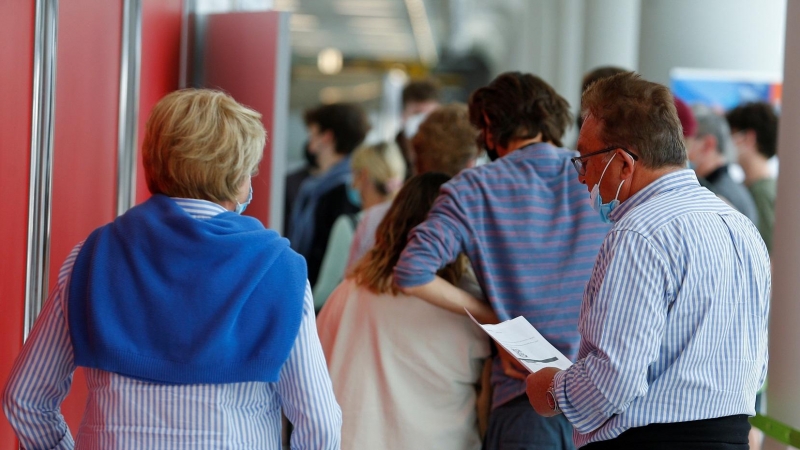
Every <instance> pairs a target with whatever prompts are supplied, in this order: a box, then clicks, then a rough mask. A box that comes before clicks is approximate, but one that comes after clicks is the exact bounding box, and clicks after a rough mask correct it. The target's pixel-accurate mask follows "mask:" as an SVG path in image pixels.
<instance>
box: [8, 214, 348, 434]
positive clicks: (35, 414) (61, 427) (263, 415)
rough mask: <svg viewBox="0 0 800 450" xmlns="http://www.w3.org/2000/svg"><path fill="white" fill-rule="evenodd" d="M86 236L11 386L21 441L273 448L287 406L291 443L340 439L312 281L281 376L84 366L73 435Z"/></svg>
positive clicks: (11, 409) (15, 425) (10, 403)
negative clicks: (188, 374)
mask: <svg viewBox="0 0 800 450" xmlns="http://www.w3.org/2000/svg"><path fill="white" fill-rule="evenodd" d="M175 201H176V202H177V203H178V205H180V206H181V207H182V208H184V210H186V212H188V213H189V214H190V215H192V216H193V217H194V218H196V219H200V220H202V219H208V218H211V217H213V216H215V215H217V214H219V213H221V212H225V209H224V208H222V207H221V206H219V205H217V204H214V203H211V202H207V201H204V200H195V199H175ZM81 245H82V243H81V244H78V245H77V246H76V247H75V248H74V249H73V250H72V253H70V255H69V257H68V258H67V260H66V261H65V262H64V265H63V266H62V268H61V271H60V273H59V276H58V284H57V286H56V288H55V289H54V290H53V292H52V293H51V294H50V297H49V298H48V300H47V302H46V304H45V306H44V308H43V310H42V313H41V315H40V317H39V319H38V320H37V321H36V324H35V325H34V328H33V330H32V332H31V335H30V337H29V338H28V340H27V341H26V342H25V345H24V347H23V349H22V352H21V353H20V356H19V357H18V359H17V361H16V363H15V365H14V368H13V370H12V372H11V376H10V378H9V381H8V385H7V386H6V391H5V395H4V398H3V406H4V409H5V413H6V416H7V417H8V419H9V422H10V423H11V425H12V427H13V428H14V430H15V431H16V433H17V436H18V437H19V439H20V442H21V444H22V446H23V447H24V448H27V449H40V448H48V449H50V448H54V449H72V448H87V449H88V448H92V449H95V448H97V449H145V448H146V449H164V450H167V449H188V448H191V449H276V450H277V449H280V448H281V408H283V412H284V413H285V414H286V416H287V417H288V419H289V421H291V422H292V423H293V424H294V426H295V428H294V432H293V433H292V443H291V448H292V449H338V448H339V446H340V441H341V420H342V415H341V410H340V409H339V405H338V404H337V403H336V399H335V398H334V394H333V388H332V386H331V381H330V378H329V376H328V370H327V365H326V363H325V357H324V355H323V353H322V348H321V346H320V343H319V338H318V336H317V328H316V323H315V319H314V305H313V299H312V296H311V288H310V287H309V286H308V285H307V286H306V294H305V301H304V305H303V319H302V322H301V324H300V330H299V333H298V336H297V339H296V341H295V344H294V347H293V348H292V351H291V353H290V355H289V359H288V360H287V361H286V363H285V364H284V366H283V368H282V369H281V374H280V380H279V381H278V382H277V383H264V382H246V383H230V384H195V385H160V384H153V383H146V382H142V381H138V380H135V379H131V378H127V377H124V376H121V375H117V374H114V373H110V372H106V371H102V370H98V369H86V370H85V373H86V381H87V385H88V390H89V398H88V401H87V403H86V410H85V412H84V417H83V421H82V422H81V426H80V428H79V429H78V433H77V438H76V439H75V441H73V438H72V435H71V434H70V431H69V429H68V428H67V424H66V422H65V421H64V418H63V416H62V415H61V412H60V404H61V402H62V401H63V400H64V398H65V397H66V395H67V393H68V392H69V388H70V384H71V382H72V373H73V372H74V371H75V369H76V367H75V364H74V361H73V350H72V344H71V341H70V337H69V330H68V321H67V316H66V312H67V311H68V310H67V293H68V292H69V291H68V287H67V285H68V282H69V278H70V275H71V273H72V266H73V264H74V262H75V258H76V256H77V255H78V252H79V250H80V248H81ZM243 276H246V274H244V275H243Z"/></svg>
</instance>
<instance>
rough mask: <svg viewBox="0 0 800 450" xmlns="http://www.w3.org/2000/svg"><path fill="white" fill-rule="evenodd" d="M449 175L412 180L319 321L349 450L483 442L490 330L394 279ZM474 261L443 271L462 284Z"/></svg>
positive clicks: (445, 449)
mask: <svg viewBox="0 0 800 450" xmlns="http://www.w3.org/2000/svg"><path fill="white" fill-rule="evenodd" d="M448 179H449V177H448V176H447V175H444V174H440V173H427V174H423V175H417V176H415V177H413V178H411V179H410V180H409V181H408V182H407V183H406V185H405V186H404V187H403V188H402V189H401V190H400V192H399V194H398V195H397V198H395V200H394V203H393V204H392V207H391V208H390V209H389V212H388V213H387V215H386V217H385V218H384V219H383V221H382V222H381V224H380V225H379V227H378V232H377V234H376V239H377V240H376V244H375V246H374V247H373V248H372V249H371V250H370V251H369V252H368V253H367V254H366V255H365V256H364V257H363V258H362V259H361V260H360V261H359V262H358V264H357V265H356V266H355V268H354V269H353V272H352V273H351V274H350V275H348V278H347V279H345V280H344V281H343V282H342V284H340V285H339V287H337V288H336V290H335V291H334V292H333V294H331V297H330V299H329V300H328V302H327V304H326V305H325V307H324V308H323V309H322V311H321V313H320V315H319V317H318V319H317V327H318V329H319V333H320V341H321V342H322V347H323V351H324V352H325V357H326V360H327V362H328V369H329V371H330V374H331V379H332V381H333V389H334V392H335V393H336V397H337V398H338V399H339V401H340V402H341V406H342V416H343V425H342V449H344V450H349V449H362V448H381V449H387V450H392V449H397V450H401V449H412V448H413V449H417V448H431V449H434V448H435V449H437V450H450V449H452V450H456V449H458V450H465V449H466V450H471V449H479V448H480V446H481V441H480V436H479V432H478V423H477V420H478V419H477V414H476V397H477V394H476V386H475V385H476V384H477V383H478V380H479V377H480V373H481V367H482V360H483V359H484V358H486V357H487V356H489V343H488V339H487V337H486V336H485V335H484V334H483V332H482V331H481V330H480V329H479V328H478V327H477V326H475V325H474V324H473V323H472V322H471V321H470V320H469V319H467V318H466V317H465V316H459V315H456V314H453V313H451V312H449V311H446V310H444V309H441V308H438V307H436V306H433V305H431V304H429V303H426V302H424V301H422V300H420V299H417V298H415V297H411V296H408V295H404V294H401V293H400V292H399V291H398V290H397V288H396V287H395V286H394V285H393V284H392V270H393V268H394V265H395V264H396V263H397V259H398V258H399V257H400V253H401V252H402V250H403V247H404V246H405V243H406V238H407V235H408V232H409V231H410V230H411V229H412V228H413V227H415V226H416V225H417V224H419V223H420V222H422V221H423V220H424V219H425V217H426V215H427V214H428V211H429V210H430V208H431V205H432V204H433V202H434V200H435V199H436V196H437V194H438V192H439V187H440V186H441V185H442V184H443V183H445V182H446V181H447V180H448ZM467 266H468V262H467V261H466V258H460V259H459V260H458V261H456V262H455V263H453V264H451V265H449V266H447V267H445V268H443V269H442V270H441V271H440V272H439V275H440V276H442V277H443V278H444V279H446V280H448V281H450V282H454V283H456V282H458V281H459V279H460V278H462V277H463V276H464V274H465V272H466V271H467V270H468V269H467ZM486 307H487V308H488V305H487V306H486Z"/></svg>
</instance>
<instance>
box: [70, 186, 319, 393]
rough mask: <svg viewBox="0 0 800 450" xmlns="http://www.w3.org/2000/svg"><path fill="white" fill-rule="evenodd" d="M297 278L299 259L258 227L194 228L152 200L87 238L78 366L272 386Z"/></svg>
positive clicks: (291, 326)
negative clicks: (260, 382) (269, 384)
mask: <svg viewBox="0 0 800 450" xmlns="http://www.w3.org/2000/svg"><path fill="white" fill-rule="evenodd" d="M306 277H307V276H306V264H305V260H304V259H303V257H302V256H300V255H298V254H297V253H295V252H294V251H293V250H291V249H290V248H289V241H288V240H286V239H284V238H282V237H280V235H278V233H276V232H274V231H272V230H267V229H265V228H264V227H263V225H261V223H260V222H259V221H258V220H256V219H254V218H252V217H246V216H240V215H238V214H235V213H233V212H225V213H222V214H219V215H217V216H214V217H212V218H210V219H207V220H197V219H194V218H193V217H191V216H190V215H189V214H188V213H187V212H185V211H184V210H183V209H182V208H181V207H180V206H178V205H177V204H176V203H175V202H174V201H173V200H172V199H170V198H169V197H166V196H163V195H155V196H153V197H152V198H150V199H149V200H148V201H146V202H145V203H143V204H141V205H139V206H136V207H134V208H132V209H131V210H129V211H128V212H127V213H125V214H124V215H122V216H120V217H118V218H117V219H116V220H114V221H113V222H112V223H110V224H108V225H105V226H103V227H100V228H98V229H97V230H95V231H94V232H93V233H92V234H91V235H90V236H89V237H88V238H87V239H86V241H85V242H84V244H83V247H82V248H81V250H80V252H79V254H78V257H77V259H76V260H75V265H74V267H73V271H72V276H71V278H70V281H69V283H70V284H69V299H68V305H69V306H68V316H69V317H68V320H69V332H70V337H71V339H72V345H73V348H74V353H75V364H76V365H79V366H83V367H91V368H96V369H101V370H105V371H109V372H114V373H118V374H121V375H125V376H128V377H133V378H138V379H141V380H145V381H151V382H156V383H164V384H198V383H235V382H245V381H265V382H275V381H277V380H278V375H279V373H280V370H281V367H282V366H283V364H284V362H285V361H286V359H287V358H288V357H289V352H290V351H291V349H292V347H293V345H294V341H295V338H296V337H297V333H298V330H299V328H300V320H301V318H302V313H303V299H304V295H305V288H306Z"/></svg>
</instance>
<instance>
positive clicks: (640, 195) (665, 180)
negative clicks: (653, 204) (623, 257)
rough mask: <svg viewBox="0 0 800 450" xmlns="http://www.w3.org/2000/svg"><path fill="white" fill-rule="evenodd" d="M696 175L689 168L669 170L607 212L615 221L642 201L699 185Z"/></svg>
mask: <svg viewBox="0 0 800 450" xmlns="http://www.w3.org/2000/svg"><path fill="white" fill-rule="evenodd" d="M699 185H700V183H699V182H698V181H697V175H695V173H694V171H693V170H691V169H682V170H677V171H675V172H670V173H668V174H666V175H664V176H662V177H661V178H659V179H657V180H655V181H653V182H652V183H650V184H648V185H647V186H645V187H644V189H642V190H641V191H639V192H637V193H635V194H633V196H631V197H630V198H629V199H627V200H625V201H624V202H622V203H620V204H619V206H618V207H616V208H614V210H613V211H611V214H609V218H610V219H611V220H612V221H614V222H616V221H618V220H620V219H622V218H623V217H624V216H625V215H626V214H627V213H628V212H629V211H632V210H633V209H634V208H636V207H637V206H639V205H641V204H642V203H645V202H647V201H648V200H650V199H651V198H653V197H656V196H658V195H661V194H663V193H665V192H669V191H672V190H675V189H680V188H684V187H689V186H699Z"/></svg>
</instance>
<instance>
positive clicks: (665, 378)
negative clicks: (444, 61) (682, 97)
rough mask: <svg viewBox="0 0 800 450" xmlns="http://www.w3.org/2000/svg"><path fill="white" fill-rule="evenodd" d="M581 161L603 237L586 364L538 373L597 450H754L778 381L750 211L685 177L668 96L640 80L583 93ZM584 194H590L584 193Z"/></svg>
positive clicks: (531, 389) (765, 265)
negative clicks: (763, 410) (760, 398)
mask: <svg viewBox="0 0 800 450" xmlns="http://www.w3.org/2000/svg"><path fill="white" fill-rule="evenodd" d="M583 115H584V118H585V121H584V123H583V128H582V129H581V132H580V137H579V138H578V151H579V152H580V156H578V157H576V158H573V164H574V165H575V169H576V170H577V172H578V180H580V182H581V183H584V184H586V186H587V189H588V190H589V191H590V195H589V196H590V197H591V199H592V203H593V205H594V206H595V210H596V211H598V213H599V214H600V216H601V217H603V218H604V219H608V220H610V221H611V222H612V223H614V225H613V227H612V229H611V231H610V232H609V233H608V236H606V238H605V239H604V241H603V244H602V246H601V248H600V254H599V255H598V256H597V260H596V263H595V266H594V270H593V272H592V277H591V279H590V280H589V284H588V285H587V286H586V291H585V293H584V297H583V304H582V305H581V319H580V325H579V329H580V334H581V345H580V352H579V354H578V360H577V361H576V362H575V364H573V365H572V366H571V367H570V368H569V369H567V370H561V371H560V370H559V369H557V368H555V367H548V368H545V369H542V370H540V371H538V372H536V373H534V374H531V375H530V376H529V377H528V380H527V385H528V389H527V391H528V398H529V400H530V403H531V405H532V406H533V407H534V409H535V410H536V411H537V412H538V413H539V414H542V415H543V416H546V417H553V416H557V415H559V416H560V413H562V412H563V416H565V417H566V418H567V419H569V421H570V422H571V423H572V425H573V426H574V427H575V433H574V436H573V438H574V440H575V444H576V445H577V446H578V447H581V448H582V449H586V450H603V449H615V450H617V449H622V450H626V449H637V450H638V449H649V448H670V449H672V448H675V449H681V450H700V449H702V450H728V449H730V450H734V449H735V450H745V449H747V448H748V431H749V430H750V424H749V423H748V421H747V416H748V415H750V416H752V415H754V414H755V409H754V405H755V396H756V391H757V390H758V388H759V387H760V386H761V383H762V382H763V380H764V376H765V374H766V367H767V366H766V362H767V325H768V316H769V294H770V287H771V277H770V267H769V256H768V254H767V249H766V247H765V246H764V243H763V242H762V240H761V238H760V237H759V235H758V230H757V229H756V227H755V226H754V225H753V223H752V222H751V221H750V220H748V219H747V218H746V217H745V216H743V215H742V214H740V213H739V212H737V211H736V210H734V209H733V208H731V207H730V206H728V205H727V204H726V203H725V202H723V201H721V200H720V199H719V198H717V197H716V196H715V195H714V194H712V193H711V192H709V191H708V190H706V189H703V188H702V187H701V186H700V184H699V183H698V182H697V177H696V176H695V174H694V172H692V171H691V170H688V169H686V168H685V167H686V150H685V149H684V143H683V136H682V133H681V124H680V121H679V119H678V115H677V113H676V110H675V105H674V103H673V98H672V95H671V94H670V92H669V90H668V89H667V88H666V87H664V86H662V85H660V84H656V83H651V82H649V81H645V80H643V79H641V78H640V77H639V76H638V75H636V74H634V73H632V72H629V73H623V74H619V75H615V76H613V77H611V78H606V79H603V80H600V81H598V82H597V83H596V84H594V85H593V86H592V87H590V88H589V90H587V91H586V93H585V94H584V95H583ZM584 195H586V194H585V193H584Z"/></svg>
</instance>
